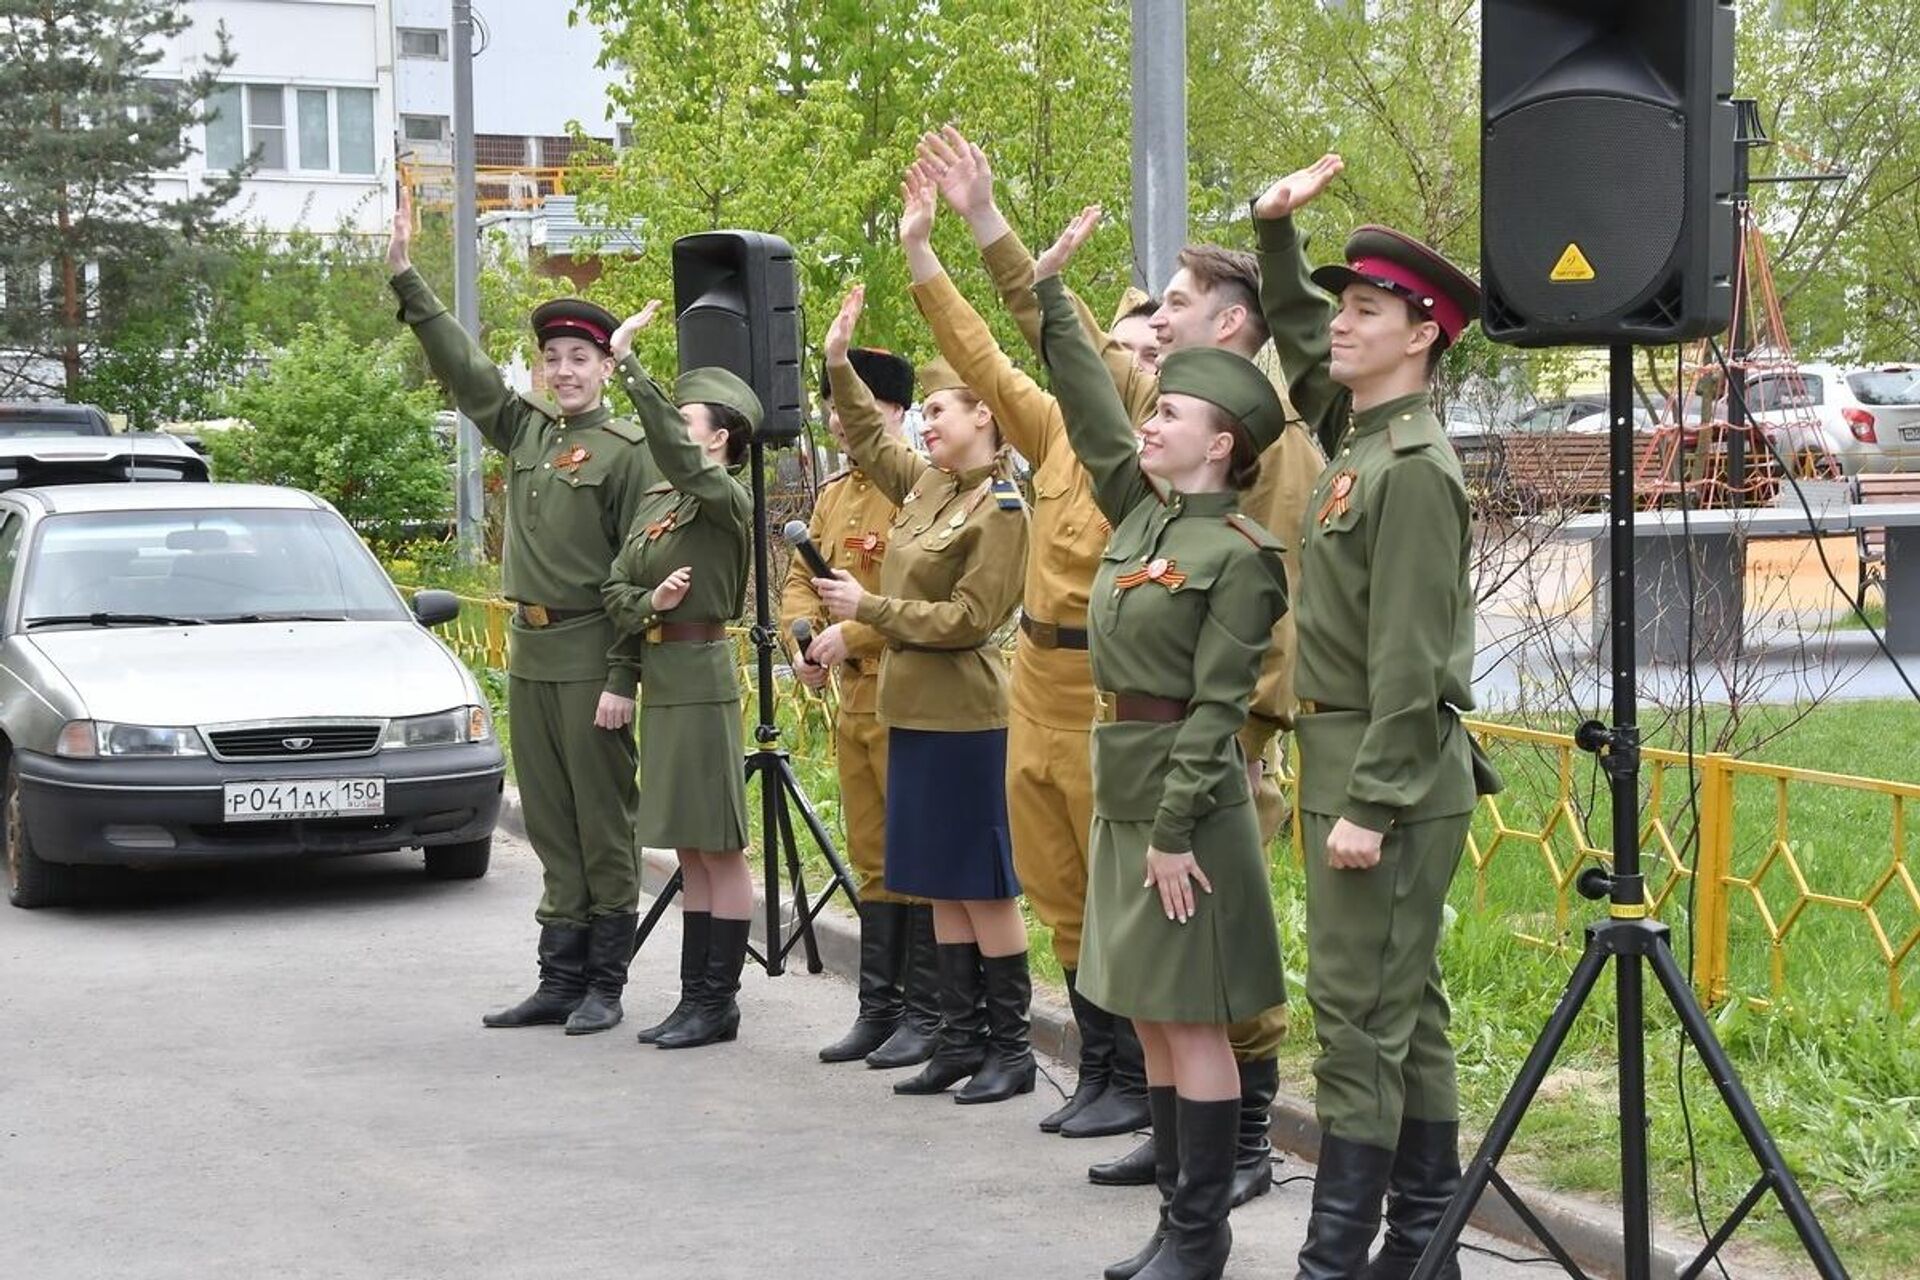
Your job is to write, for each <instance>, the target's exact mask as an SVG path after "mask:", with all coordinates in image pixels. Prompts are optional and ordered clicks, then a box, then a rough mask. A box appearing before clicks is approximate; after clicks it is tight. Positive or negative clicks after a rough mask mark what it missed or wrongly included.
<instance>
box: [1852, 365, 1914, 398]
mask: <svg viewBox="0 0 1920 1280" xmlns="http://www.w3.org/2000/svg"><path fill="white" fill-rule="evenodd" d="M1847 385H1848V386H1849V387H1852V388H1853V394H1854V395H1855V396H1857V397H1858V398H1859V400H1860V403H1861V404H1888V405H1891V404H1920V369H1874V370H1871V371H1869V372H1866V373H1853V374H1848V375H1847Z"/></svg>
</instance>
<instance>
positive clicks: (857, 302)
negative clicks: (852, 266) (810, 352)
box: [826, 284, 867, 364]
mask: <svg viewBox="0 0 1920 1280" xmlns="http://www.w3.org/2000/svg"><path fill="white" fill-rule="evenodd" d="M866 305H867V286H865V285H863V284H856V285H855V286H853V288H851V289H849V290H847V297H846V301H844V302H842V303H841V304H840V314H839V315H837V316H835V317H834V318H833V323H832V324H830V325H828V326H827V344H826V345H827V363H828V364H845V363H846V362H847V349H848V348H849V347H851V346H852V345H853V327H854V326H855V325H856V324H858V323H859V322H860V310H861V308H862V307H864V306H866Z"/></svg>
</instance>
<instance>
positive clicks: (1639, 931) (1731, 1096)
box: [1413, 345, 1847, 1280]
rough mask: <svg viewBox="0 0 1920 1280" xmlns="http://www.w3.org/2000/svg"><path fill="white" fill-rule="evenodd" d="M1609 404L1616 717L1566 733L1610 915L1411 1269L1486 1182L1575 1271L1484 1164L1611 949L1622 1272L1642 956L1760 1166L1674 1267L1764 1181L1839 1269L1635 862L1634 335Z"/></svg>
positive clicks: (1705, 1253) (1705, 1256) (1647, 1222)
mask: <svg viewBox="0 0 1920 1280" xmlns="http://www.w3.org/2000/svg"><path fill="white" fill-rule="evenodd" d="M1608 403H1609V419H1610V426H1609V428H1608V429H1609V432H1610V435H1611V439H1610V441H1609V449H1608V465H1609V467H1610V468H1611V485H1610V488H1609V511H1610V515H1611V519H1610V521H1609V529H1608V538H1609V540H1610V549H1611V552H1612V562H1611V563H1612V575H1611V581H1610V582H1609V583H1608V604H1609V608H1610V610H1611V612H1610V613H1609V615H1608V626H1609V630H1610V632H1611V639H1612V661H1613V672H1612V679H1613V725H1612V726H1611V727H1609V726H1607V725H1604V724H1601V723H1600V722H1599V721H1597V720H1590V721H1588V722H1586V723H1585V724H1583V725H1581V726H1580V727H1579V729H1578V730H1577V731H1576V732H1575V741H1576V742H1577V743H1578V744H1579V745H1580V747H1581V748H1582V749H1583V750H1586V751H1591V752H1593V753H1594V754H1596V755H1597V756H1599V758H1600V766H1601V768H1602V769H1604V770H1605V771H1606V775H1607V783H1608V790H1609V793H1610V794H1611V797H1612V802H1613V832H1612V835H1613V869H1612V871H1611V872H1607V871H1603V870H1601V869H1600V868H1598V867H1595V868H1592V869H1590V870H1588V871H1587V872H1586V873H1585V874H1583V875H1582V876H1581V877H1580V882H1579V887H1580V892H1581V893H1582V894H1584V895H1585V896H1587V897H1589V898H1594V899H1599V898H1605V899H1607V904H1608V919H1606V920H1605V921H1603V922H1601V923H1598V924H1590V925H1588V926H1587V931H1586V932H1587V941H1586V948H1585V950H1584V951H1583V952H1582V953H1581V956H1580V963H1579V964H1578V965H1576V966H1575V967H1574V971H1573V976H1572V978H1570V979H1569V980H1568V982H1567V989H1566V992H1565V994H1563V995H1562V996H1561V997H1560V1003H1559V1004H1558V1005H1557V1006H1556V1007H1555V1009H1554V1011H1553V1015H1552V1017H1550V1018H1549V1019H1548V1020H1547V1025H1546V1029H1545V1030H1544V1031H1543V1032H1542V1033H1541V1035H1540V1038H1539V1040H1538V1041H1536V1042H1535V1044H1534V1047H1533V1051H1532V1053H1530V1054H1529V1055H1528V1056H1527V1060H1526V1064H1525V1065H1524V1066H1522V1067H1521V1068H1520V1074H1519V1076H1518V1078H1516V1079H1515V1081H1514V1083H1513V1087H1512V1089H1510V1090H1509V1091H1508V1093H1507V1096H1506V1100H1505V1101H1504V1102H1502V1103H1501V1105H1500V1110H1499V1113H1498V1114H1497V1115H1495V1117H1494V1120H1493V1124H1492V1126H1491V1127H1490V1128H1489V1129H1488V1130H1487V1136H1486V1138H1485V1139H1484V1140H1483V1141H1482V1142H1481V1144H1480V1150H1479V1151H1478V1153H1476V1154H1475V1156H1474V1158H1473V1162H1472V1163H1471V1164H1469V1165H1468V1166H1467V1170H1466V1173H1465V1176H1464V1178H1463V1179H1462V1181H1461V1186H1460V1191H1459V1194H1458V1195H1456V1196H1455V1197H1454V1199H1453V1202H1452V1203H1451V1204H1450V1205H1448V1207H1447V1211H1446V1213H1445V1214H1444V1215H1443V1216H1442V1218H1441V1220H1440V1225H1439V1227H1438V1228H1436V1230H1435V1231H1434V1236H1433V1239H1432V1241H1431V1242H1430V1243H1429V1244H1428V1246H1427V1250H1426V1252H1425V1254H1423V1255H1422V1256H1421V1259H1420V1264H1419V1266H1417V1267H1416V1268H1415V1269H1414V1272H1413V1280H1438V1277H1439V1275H1440V1273H1441V1269H1442V1260H1443V1259H1445V1258H1448V1257H1450V1256H1451V1255H1452V1252H1453V1248H1454V1246H1455V1245H1456V1244H1458V1243H1459V1240H1460V1233H1461V1231H1462V1230H1463V1229H1464V1228H1465V1227H1466V1225H1467V1217H1468V1215H1469V1214H1470V1213H1472V1211H1473V1208H1474V1206H1475V1205H1476V1204H1478V1203H1479V1201H1480V1197H1481V1195H1482V1194H1483V1193H1484V1192H1485V1191H1486V1189H1487V1187H1488V1185H1489V1184H1491V1185H1492V1186H1493V1187H1494V1188H1495V1189H1496V1190H1497V1191H1499V1193H1500V1194H1501V1196H1502V1197H1503V1198H1504V1199H1505V1200H1506V1201H1507V1203H1508V1204H1509V1205H1511V1206H1512V1207H1513V1210H1514V1212H1515V1213H1516V1214H1518V1215H1519V1217H1520V1218H1521V1220H1522V1221H1524V1222H1525V1223H1526V1224H1527V1227H1528V1229H1530V1230H1531V1231H1532V1232H1533V1233H1534V1234H1535V1235H1536V1236H1538V1237H1539V1239H1540V1242H1541V1243H1542V1244H1543V1245H1545V1246H1546V1248H1547V1250H1548V1252H1550V1253H1551V1254H1552V1255H1553V1257H1554V1260H1555V1261H1557V1262H1558V1263H1559V1264H1560V1265H1561V1267H1562V1268H1564V1269H1565V1271H1566V1273H1567V1274H1568V1275H1570V1276H1574V1277H1578V1278H1581V1280H1584V1277H1585V1276H1586V1272H1584V1271H1582V1270H1581V1269H1580V1266H1579V1264H1578V1263H1576V1262H1575V1261H1574V1260H1573V1258H1572V1256H1571V1255H1570V1254H1569V1253H1568V1252H1567V1250H1566V1249H1565V1248H1563V1247H1562V1246H1561V1245H1560V1243H1559V1242H1558V1241H1557V1240H1555V1239H1554V1237H1553V1235H1552V1233H1551V1232H1550V1231H1549V1230H1548V1229H1547V1228H1546V1226H1545V1225H1544V1224H1543V1223H1541V1221H1540V1220H1539V1218H1538V1217H1537V1216H1536V1215H1535V1214H1534V1213H1533V1212H1532V1211H1531V1210H1530V1209H1528V1208H1527V1206H1526V1205H1525V1204H1524V1203H1523V1202H1522V1201H1521V1199H1520V1197H1519V1196H1518V1195H1517V1194H1516V1193H1515V1192H1514V1190H1513V1188H1512V1187H1511V1186H1510V1185H1509V1184H1508V1183H1507V1182H1506V1180H1505V1179H1503V1178H1502V1177H1501V1176H1500V1174H1499V1171H1498V1170H1497V1169H1495V1167H1494V1166H1495V1165H1496V1164H1497V1163H1499V1160H1500V1157H1501V1156H1502V1155H1503V1154H1504V1153H1505V1152H1506V1149H1507V1144H1508V1143H1510V1142H1511V1141H1512V1140H1513V1135H1514V1133H1515V1131H1516V1130H1518V1129H1519V1127H1520V1121H1521V1119H1522V1117H1524V1116H1525V1115H1526V1111H1527V1108H1528V1106H1529V1105H1531V1103H1532V1101H1533V1097H1534V1094H1535V1093H1536V1092H1538V1090H1539V1088H1540V1085H1541V1083H1542V1082H1543V1081H1544V1080H1545V1079H1546V1077H1547V1071H1548V1070H1549V1068H1551V1067H1552V1065H1553V1060H1554V1057H1555V1055H1557V1054H1558V1053H1559V1051H1560V1047H1561V1045H1562V1044H1563V1043H1564V1042H1565V1041H1566V1038H1567V1033H1568V1031H1570V1030H1571V1029H1572V1027H1573V1021H1574V1019H1575V1018H1576V1017H1577V1016H1578V1015H1579V1013H1580V1010H1581V1007H1582V1006H1583V1005H1585V1004H1586V1002H1587V998H1588V997H1589V996H1591V995H1592V994H1593V991H1594V988H1595V986H1596V985H1598V983H1599V981H1600V975H1601V973H1602V972H1603V971H1604V970H1605V969H1606V967H1607V965H1608V962H1609V961H1611V962H1612V963H1613V965H1614V981H1615V992H1616V998H1617V1000H1618V1021H1619V1059H1620V1061H1619V1071H1620V1081H1619V1084H1620V1093H1619V1096H1620V1179H1621V1185H1620V1193H1621V1194H1620V1199H1621V1208H1620V1215H1621V1236H1622V1243H1623V1247H1624V1250H1625V1259H1624V1262H1625V1272H1624V1274H1625V1276H1626V1278H1627V1280H1650V1277H1651V1276H1652V1274H1653V1271H1652V1265H1653V1264H1652V1248H1653V1229H1652V1212H1651V1208H1650V1197H1649V1189H1648V1185H1647V1184H1648V1177H1647V1081H1646V1019H1645V998H1644V979H1645V969H1648V968H1650V969H1651V970H1652V971H1653V976H1654V979H1655V981H1657V982H1658V983H1659V985H1660V989H1661V991H1662V992H1664V993H1665V995H1666V998H1667V1003H1668V1004H1669V1005H1671V1006H1672V1008H1673V1011H1674V1013H1675V1014H1676V1015H1678V1017H1679V1019H1680V1024H1681V1026H1682V1028H1683V1029H1684V1030H1685V1032H1686V1036H1687V1039H1688V1041H1689V1042H1690V1043H1691V1044H1692V1045H1693V1048H1694V1051H1695V1052H1697V1053H1698V1054H1699V1055H1700V1060H1701V1061H1702V1062H1703V1063H1705V1064H1706V1067H1707V1070H1708V1072H1709V1073H1710V1074H1711V1075H1712V1077H1713V1083H1714V1087H1715V1088H1716V1089H1718V1090H1719V1093H1720V1099H1721V1101H1722V1102H1724V1103H1725V1104H1726V1107H1727V1110H1728V1111H1729V1112H1730V1113H1732V1116H1733V1119H1734V1123H1735V1124H1736V1125H1738V1126H1739V1129H1740V1134H1741V1136H1742V1137H1744V1138H1745V1139H1746V1142H1747V1146H1748V1148H1749V1149H1750V1150H1751V1151H1752V1152H1753V1157H1754V1159H1755V1161H1756V1162H1758V1164H1759V1166H1760V1176H1759V1178H1758V1179H1757V1180H1756V1181H1755V1182H1754V1184H1753V1186H1752V1187H1751V1188H1749V1189H1748V1191H1747V1193H1746V1195H1745V1196H1744V1197H1742V1199H1741V1200H1740V1203H1739V1204H1738V1205H1737V1206H1736V1207H1735V1208H1734V1210H1733V1212H1732V1213H1731V1214H1730V1215H1728V1217H1727V1219H1726V1220H1725V1221H1724V1222H1723V1223H1722V1224H1721V1225H1720V1227H1719V1229H1718V1230H1716V1231H1715V1232H1714V1233H1713V1234H1712V1236H1711V1237H1709V1239H1708V1240H1707V1242H1706V1245H1705V1247H1704V1248H1703V1249H1702V1250H1701V1252H1700V1254H1699V1255H1698V1256H1697V1257H1696V1258H1695V1259H1694V1260H1693V1261H1692V1262H1691V1263H1689V1264H1688V1265H1687V1266H1686V1267H1685V1268H1684V1269H1683V1270H1682V1271H1681V1273H1680V1274H1681V1277H1682V1280H1692V1277H1695V1276H1698V1275H1700V1274H1701V1273H1702V1272H1703V1271H1705V1269H1706V1268H1707V1267H1708V1266H1709V1265H1710V1264H1711V1263H1712V1262H1713V1259H1714V1257H1715V1256H1716V1255H1717V1254H1718V1253H1719V1251H1720V1249H1721V1248H1722V1247H1723V1246H1724V1245H1725V1244H1726V1242H1727V1240H1728V1239H1729V1238H1730V1237H1731V1236H1732V1235H1733V1233H1734V1231H1735V1230H1737V1229H1738V1228H1739V1226H1740V1224H1741V1222H1743V1221H1744V1220H1745V1219H1746V1216H1747V1215H1748V1214H1749V1213H1750V1212H1752V1210H1753V1208H1754V1206H1755V1205H1757V1204H1758V1203H1759V1202H1760V1200H1761V1199H1762V1197H1764V1196H1765V1195H1766V1193H1767V1192H1768V1191H1772V1192H1773V1193H1774V1195H1775V1196H1776V1197H1777V1198H1778V1199H1779V1201H1780V1206H1781V1208H1782V1209H1783V1210H1784V1211H1785V1212H1786V1215H1787V1219H1788V1221H1790V1222H1791V1223H1792V1224H1793V1228H1794V1231H1795V1232H1796V1233H1798V1235H1799V1237H1800V1243H1801V1245H1802V1246H1803V1247H1804V1248H1805V1249H1806V1252H1807V1257H1808V1258H1809V1259H1810V1260H1811V1261H1812V1263H1813V1266H1814V1269H1815V1271H1816V1272H1817V1273H1818V1274H1819V1275H1820V1276H1821V1277H1822V1278H1823V1280H1845V1277H1846V1275H1847V1272H1846V1268H1845V1267H1843V1266H1842V1265H1841V1263H1840V1259H1839V1257H1838V1256H1836V1255H1835V1253H1834V1251H1833V1246H1832V1244H1830V1243H1829V1242H1828V1240H1827V1237H1826V1233H1825V1232H1824V1231H1823V1230H1822V1229H1821V1227H1820V1223H1819V1221H1818V1220H1816V1219H1815V1218H1814V1216H1813V1209H1812V1208H1811V1207H1810V1206H1809V1205H1808V1204H1807V1198H1806V1196H1805V1194H1803V1193H1802V1192H1801V1190H1800V1185H1799V1183H1798V1182H1796V1181H1795V1180H1794V1177H1793V1171H1792V1170H1790V1169H1788V1168H1787V1164H1786V1161H1785V1160H1783V1159H1781V1157H1780V1152H1779V1149H1778V1148H1777V1147H1775V1145H1774V1142H1773V1137H1772V1135H1770V1134H1769V1133H1768V1132H1767V1127H1766V1125H1765V1123H1764V1122H1763V1121H1762V1120H1761V1119H1760V1113H1759V1112H1758V1111H1757V1110H1756V1109H1755V1108H1754V1105H1753V1099H1752V1098H1751V1097H1749V1096H1748V1094H1747V1091H1746V1089H1745V1088H1744V1087H1743V1086H1742V1085H1741V1083H1740V1079H1739V1076H1738V1074H1737V1073H1736V1072H1735V1071H1734V1068H1733V1063H1732V1062H1731V1061H1730V1060H1729V1059H1728V1057H1727V1052H1726V1050H1725V1049H1724V1048H1722V1047H1721V1045H1720V1042H1719V1041H1718V1040H1717V1039H1715V1037H1714V1034H1713V1028H1712V1027H1711V1026H1710V1025H1709V1024H1708V1022H1707V1017H1706V1014H1705V1013H1704V1012H1702V1010H1701V1008H1700V1005H1699V1004H1698V1003H1697V1002H1696V1001H1695V999H1694V996H1693V991H1692V989H1691V988H1690V987H1689V986H1688V985H1687V979H1686V975H1685V974H1684V973H1683V972H1682V971H1681V969H1680V966H1679V964H1678V963H1677V962H1676V961H1675V960H1674V958H1673V950H1672V946H1671V942H1670V940H1669V937H1668V930H1667V926H1666V925H1664V924H1661V923H1659V922H1658V921H1655V920H1651V919H1649V918H1648V916H1647V894H1646V884H1645V881H1644V880H1643V879H1642V877H1641V874H1640V830H1639V826H1640V729H1639V726H1638V724H1637V723H1636V715H1637V709H1636V706H1635V701H1636V696H1637V686H1636V680H1635V666H1634V640H1635V636H1634V602H1633V536H1634V534H1633V425H1632V424H1633V348H1632V347H1630V346H1626V345H1614V346H1613V347H1611V348H1610V349H1609V354H1608Z"/></svg>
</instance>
